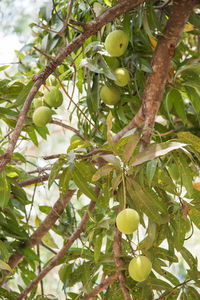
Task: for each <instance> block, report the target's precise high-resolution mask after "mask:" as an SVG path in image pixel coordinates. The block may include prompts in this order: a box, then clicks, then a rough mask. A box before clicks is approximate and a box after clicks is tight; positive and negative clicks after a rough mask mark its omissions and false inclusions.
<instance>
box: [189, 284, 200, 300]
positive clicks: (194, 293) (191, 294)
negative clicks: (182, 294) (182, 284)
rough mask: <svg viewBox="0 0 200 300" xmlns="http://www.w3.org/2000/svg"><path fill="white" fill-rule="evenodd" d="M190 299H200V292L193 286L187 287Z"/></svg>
mask: <svg viewBox="0 0 200 300" xmlns="http://www.w3.org/2000/svg"><path fill="white" fill-rule="evenodd" d="M187 296H188V300H199V292H198V291H197V290H196V289H195V288H194V287H192V286H188V287H187Z"/></svg>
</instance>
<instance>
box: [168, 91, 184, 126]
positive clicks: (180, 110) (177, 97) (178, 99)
mask: <svg viewBox="0 0 200 300" xmlns="http://www.w3.org/2000/svg"><path fill="white" fill-rule="evenodd" d="M169 97H172V98H173V104H174V107H175V110H176V112H177V114H178V116H179V117H180V118H181V119H182V121H183V122H184V123H186V122H187V117H186V113H185V105H184V101H183V98H182V96H181V94H180V93H179V91H178V90H172V91H171V93H170V95H168V98H169Z"/></svg>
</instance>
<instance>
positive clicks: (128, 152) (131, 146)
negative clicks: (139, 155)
mask: <svg viewBox="0 0 200 300" xmlns="http://www.w3.org/2000/svg"><path fill="white" fill-rule="evenodd" d="M139 140H140V134H139V132H138V130H136V131H135V132H134V133H133V134H132V135H131V136H130V137H129V139H128V143H127V144H126V146H125V150H124V153H123V161H124V162H125V163H126V162H128V161H129V159H130V158H131V156H132V154H133V151H134V150H135V147H136V146H137V144H138V142H139Z"/></svg>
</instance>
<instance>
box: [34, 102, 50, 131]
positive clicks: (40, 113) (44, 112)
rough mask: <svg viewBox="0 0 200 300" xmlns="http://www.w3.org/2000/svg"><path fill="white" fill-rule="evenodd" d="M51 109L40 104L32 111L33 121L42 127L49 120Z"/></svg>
mask: <svg viewBox="0 0 200 300" xmlns="http://www.w3.org/2000/svg"><path fill="white" fill-rule="evenodd" d="M51 116H52V111H51V109H50V108H49V107H46V106H40V107H38V108H36V110H35V111H34V113H33V122H34V124H35V125H36V126H39V127H43V126H45V125H46V124H47V123H49V122H50V121H51Z"/></svg>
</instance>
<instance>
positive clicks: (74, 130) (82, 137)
mask: <svg viewBox="0 0 200 300" xmlns="http://www.w3.org/2000/svg"><path fill="white" fill-rule="evenodd" d="M51 124H56V125H58V126H61V127H63V128H65V129H68V130H71V131H73V132H74V133H75V134H77V135H78V136H80V138H81V139H83V140H87V138H86V137H85V136H83V135H81V134H80V132H79V130H77V129H75V128H73V127H71V126H69V125H67V124H64V123H62V122H61V121H58V120H55V119H53V120H52V121H51Z"/></svg>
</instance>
